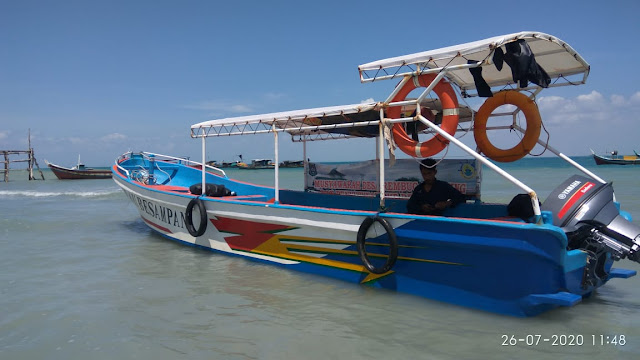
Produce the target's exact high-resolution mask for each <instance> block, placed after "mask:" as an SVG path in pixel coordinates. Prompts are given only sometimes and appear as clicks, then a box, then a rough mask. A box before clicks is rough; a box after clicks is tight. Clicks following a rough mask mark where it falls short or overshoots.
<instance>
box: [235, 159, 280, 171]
mask: <svg viewBox="0 0 640 360" xmlns="http://www.w3.org/2000/svg"><path fill="white" fill-rule="evenodd" d="M275 167H276V164H274V163H273V161H272V160H271V159H253V160H251V163H250V164H247V163H243V162H239V163H238V169H244V170H257V169H275Z"/></svg>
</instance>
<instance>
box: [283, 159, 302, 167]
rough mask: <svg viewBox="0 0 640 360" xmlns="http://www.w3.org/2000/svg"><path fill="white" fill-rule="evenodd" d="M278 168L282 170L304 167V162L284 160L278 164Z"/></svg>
mask: <svg viewBox="0 0 640 360" xmlns="http://www.w3.org/2000/svg"><path fill="white" fill-rule="evenodd" d="M280 167H282V168H298V167H304V160H297V161H290V160H285V161H283V162H281V163H280Z"/></svg>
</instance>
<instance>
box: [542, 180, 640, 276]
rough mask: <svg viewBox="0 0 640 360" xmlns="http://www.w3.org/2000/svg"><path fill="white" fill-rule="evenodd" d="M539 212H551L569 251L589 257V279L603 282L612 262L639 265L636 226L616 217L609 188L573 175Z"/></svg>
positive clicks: (638, 230) (639, 240)
mask: <svg viewBox="0 0 640 360" xmlns="http://www.w3.org/2000/svg"><path fill="white" fill-rule="evenodd" d="M541 210H547V211H551V212H552V213H553V224H554V225H556V226H559V227H561V228H562V229H563V230H564V231H565V233H566V234H567V237H568V239H569V249H582V250H585V251H587V253H588V254H589V266H588V268H589V269H588V271H589V279H586V280H587V281H591V282H594V281H595V282H601V281H606V280H607V278H608V274H609V270H610V267H611V262H612V260H620V259H624V258H628V259H629V260H632V261H636V262H639V263H640V226H638V225H636V224H633V223H631V222H630V221H628V220H627V219H625V218H624V217H623V216H622V215H620V211H619V209H618V206H616V204H615V203H614V197H613V186H612V184H611V183H607V184H602V183H600V182H597V181H594V180H592V179H589V178H586V177H584V176H580V175H574V176H572V177H570V178H569V179H568V180H566V181H565V182H563V183H562V184H560V186H558V187H557V188H556V189H555V190H553V191H552V192H551V194H550V195H549V197H548V198H547V199H546V200H545V202H544V204H542V207H541Z"/></svg>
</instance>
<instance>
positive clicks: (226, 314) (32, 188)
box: [0, 157, 640, 360]
mask: <svg viewBox="0 0 640 360" xmlns="http://www.w3.org/2000/svg"><path fill="white" fill-rule="evenodd" d="M577 160H578V161H579V162H581V163H583V164H584V165H586V166H588V167H589V169H591V170H594V171H596V173H597V174H598V175H600V176H601V177H603V178H604V179H605V180H608V181H613V183H614V188H615V190H616V196H617V198H618V200H619V201H620V202H621V204H622V208H623V209H624V210H626V211H628V212H629V213H631V215H632V216H633V217H634V219H636V222H638V221H639V220H640V187H639V186H638V175H640V167H628V166H598V167H596V166H595V165H594V164H593V163H592V160H591V159H590V158H587V157H584V158H577ZM590 161H591V162H590ZM505 168H507V169H508V170H509V171H511V172H512V173H513V174H514V175H516V176H517V177H518V178H521V179H523V180H524V182H525V183H527V185H529V186H531V187H532V188H534V189H535V190H536V191H537V192H538V194H539V196H540V198H541V199H542V200H544V198H545V197H546V196H547V195H548V193H549V192H550V191H551V190H552V189H553V188H554V187H555V186H556V185H557V184H559V183H560V182H562V181H563V180H564V179H566V178H568V177H569V176H570V175H571V174H573V173H575V171H573V170H571V169H570V168H568V167H567V166H566V165H564V164H563V163H562V162H559V161H557V160H555V159H547V158H535V159H527V160H525V161H524V162H522V163H521V164H507V165H506V166H505ZM44 173H45V177H46V179H47V180H46V181H27V180H26V172H15V173H11V181H10V182H8V183H4V182H0V214H1V218H0V264H2V266H3V271H2V272H1V273H0V308H1V309H2V312H1V314H2V315H0V358H1V359H3V360H4V359H85V358H91V359H118V358H121V359H134V358H135V359H481V358H491V359H514V358H518V359H554V360H556V359H600V358H616V359H635V358H637V354H638V353H640V277H634V278H631V279H628V280H620V279H616V280H612V281H611V282H609V283H608V284H607V285H605V286H604V287H603V288H601V289H599V290H598V291H597V293H595V294H594V295H593V296H592V297H591V298H590V299H587V300H586V301H585V302H583V303H582V304H579V305H577V306H575V307H573V308H566V309H564V308H563V309H558V310H554V311H551V312H549V313H545V314H543V315H541V316H538V317H535V318H512V317H506V316H501V315H495V314H491V313H485V312H480V311H476V310H470V309H466V308H460V307H456V306H452V305H449V304H444V303H439V302H435V301H431V300H427V299H423V298H418V297H414V296H409V295H405V294H398V293H393V292H389V291H381V290H376V289H371V288H368V287H364V286H358V285H354V284H350V283H343V282H340V281H336V280H332V279H326V278H323V277H319V276H312V275H307V274H298V273H294V272H290V271H288V270H285V269H280V268H277V267H274V266H269V265H265V264H257V263H253V262H250V261H247V260H245V259H242V258H233V257H228V256H223V255H218V254H214V253H210V252H207V251H203V250H197V249H193V248H190V247H185V246H181V245H179V244H176V243H174V242H171V241H168V240H166V239H165V238H163V237H161V236H158V235H156V234H154V233H152V232H151V231H150V230H149V229H148V228H147V226H146V225H145V224H144V223H143V222H142V221H141V220H140V219H139V218H138V215H137V211H136V209H135V207H134V206H133V205H132V204H131V203H130V201H129V200H128V199H127V198H126V196H125V195H124V194H123V193H122V191H121V190H119V188H118V187H117V186H116V185H115V183H114V182H113V181H112V180H77V181H59V180H54V176H53V175H52V174H51V173H50V172H49V171H44ZM228 173H229V174H230V175H231V176H238V177H240V178H242V179H243V180H245V181H256V182H259V183H263V184H268V185H270V184H273V180H272V174H273V171H271V170H256V171H243V170H229V171H228ZM281 174H282V179H281V185H282V186H287V187H293V188H298V189H300V188H302V178H301V175H302V170H301V169H282V170H281ZM483 176H484V183H483V187H482V193H483V199H484V200H485V201H505V200H507V201H508V200H509V199H510V198H511V197H513V195H514V194H516V193H518V192H519V189H517V188H515V187H514V186H513V185H511V184H509V183H507V182H506V181H504V180H503V179H502V178H500V177H499V176H497V175H496V174H494V173H492V172H491V171H489V170H485V171H484V173H483ZM619 266H621V267H625V268H630V269H634V270H638V271H640V265H638V264H631V263H628V262H624V263H619ZM505 271H508V270H507V269H505ZM477 281H479V282H484V281H491V279H481V278H479V279H477ZM538 335H539V337H538ZM601 335H602V336H603V337H602V339H603V342H602V344H601V343H600V339H601V337H600V336H601ZM614 335H615V336H616V342H617V344H616V345H613V344H611V343H610V344H606V338H605V337H606V336H610V338H609V339H612V336H614ZM512 336H513V338H514V339H518V338H521V339H523V340H527V339H529V340H532V341H534V340H536V339H538V340H539V341H538V342H537V344H535V343H534V344H533V345H527V343H526V341H522V342H517V341H516V345H509V340H511V339H512ZM527 336H529V337H527ZM622 336H623V337H624V345H622V342H623V341H621V339H622ZM545 338H546V339H549V340H550V341H548V342H545V341H543V339H545ZM571 338H573V339H574V345H570V344H569V343H566V344H564V345H563V344H562V342H563V339H566V340H569V339H571ZM579 339H582V344H581V345H579V344H578V343H577V342H576V340H579ZM553 340H557V342H558V345H553V344H552V341H553ZM594 340H595V344H594ZM505 344H506V345H505Z"/></svg>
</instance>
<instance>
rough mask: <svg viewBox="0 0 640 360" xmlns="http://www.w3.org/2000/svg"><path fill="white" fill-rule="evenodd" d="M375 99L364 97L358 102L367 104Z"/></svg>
mask: <svg viewBox="0 0 640 360" xmlns="http://www.w3.org/2000/svg"><path fill="white" fill-rule="evenodd" d="M374 101H375V100H373V98H368V99H364V100H362V101H360V104H367V103H372V102H374Z"/></svg>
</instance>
